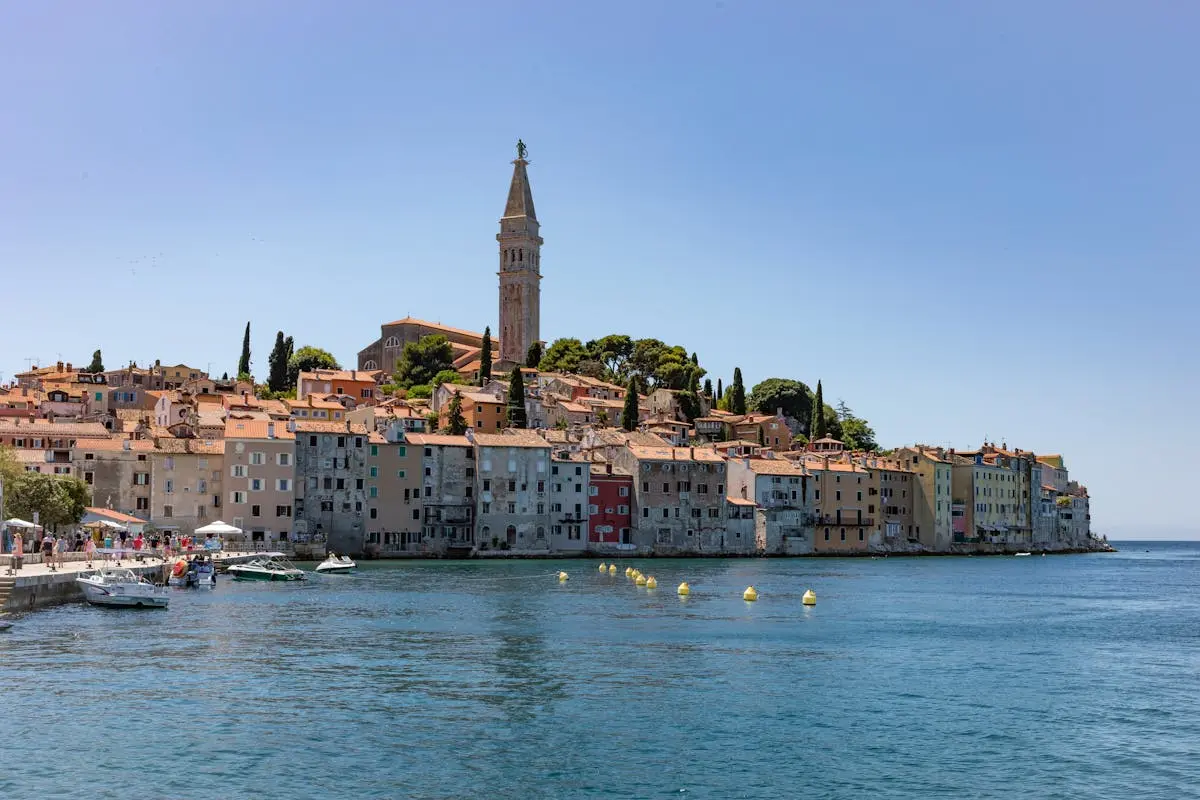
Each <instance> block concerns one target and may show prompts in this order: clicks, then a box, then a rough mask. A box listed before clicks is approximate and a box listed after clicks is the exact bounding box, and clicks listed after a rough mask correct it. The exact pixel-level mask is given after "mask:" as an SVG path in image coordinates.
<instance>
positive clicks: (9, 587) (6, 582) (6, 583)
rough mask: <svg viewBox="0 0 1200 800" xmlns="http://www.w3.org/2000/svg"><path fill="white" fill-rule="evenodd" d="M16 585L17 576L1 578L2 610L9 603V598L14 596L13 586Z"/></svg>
mask: <svg viewBox="0 0 1200 800" xmlns="http://www.w3.org/2000/svg"><path fill="white" fill-rule="evenodd" d="M16 585H17V579H16V578H0V611H3V610H4V607H5V606H7V605H8V598H10V597H12V592H13V587H15V586H16Z"/></svg>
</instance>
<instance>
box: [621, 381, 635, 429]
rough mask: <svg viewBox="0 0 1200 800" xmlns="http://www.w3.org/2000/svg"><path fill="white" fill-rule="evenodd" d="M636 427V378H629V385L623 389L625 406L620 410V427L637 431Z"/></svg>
mask: <svg viewBox="0 0 1200 800" xmlns="http://www.w3.org/2000/svg"><path fill="white" fill-rule="evenodd" d="M637 426H638V391H637V378H635V377H633V376H630V377H629V385H628V386H627V387H626V389H625V406H624V408H622V409H621V427H622V428H624V429H625V430H627V431H634V430H637Z"/></svg>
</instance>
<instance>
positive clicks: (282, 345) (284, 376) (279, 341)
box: [267, 331, 292, 392]
mask: <svg viewBox="0 0 1200 800" xmlns="http://www.w3.org/2000/svg"><path fill="white" fill-rule="evenodd" d="M288 341H289V340H288V339H287V338H285V337H284V335H283V331H278V332H276V334H275V346H274V347H272V348H271V355H270V356H268V357H267V365H268V368H267V388H268V389H270V390H271V391H272V392H284V391H287V389H288V359H289V358H291V356H292V354H291V352H290V351H289V350H288Z"/></svg>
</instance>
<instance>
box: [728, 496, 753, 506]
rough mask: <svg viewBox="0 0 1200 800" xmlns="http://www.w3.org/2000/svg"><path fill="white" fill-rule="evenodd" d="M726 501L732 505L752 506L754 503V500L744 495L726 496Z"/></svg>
mask: <svg viewBox="0 0 1200 800" xmlns="http://www.w3.org/2000/svg"><path fill="white" fill-rule="evenodd" d="M725 502H727V503H729V504H730V505H731V506H752V505H754V501H753V500H747V499H745V498H743V497H726V498H725Z"/></svg>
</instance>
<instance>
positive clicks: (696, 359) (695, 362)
mask: <svg viewBox="0 0 1200 800" xmlns="http://www.w3.org/2000/svg"><path fill="white" fill-rule="evenodd" d="M692 363H693V364H695V365H696V366H697V367H698V366H700V359H698V358H696V354H695V353H692Z"/></svg>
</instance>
